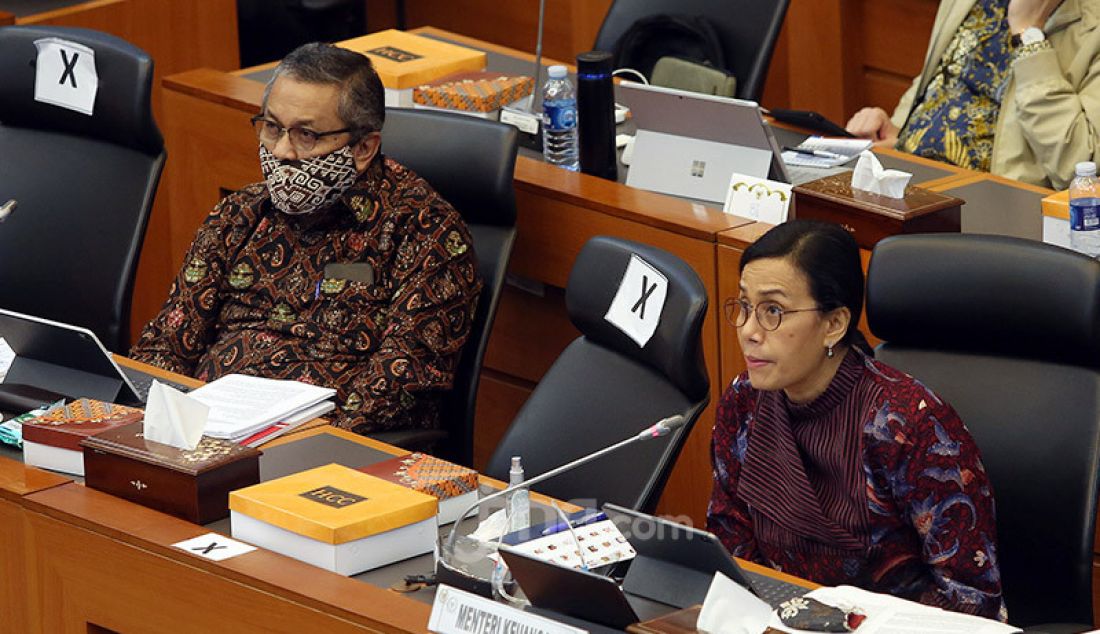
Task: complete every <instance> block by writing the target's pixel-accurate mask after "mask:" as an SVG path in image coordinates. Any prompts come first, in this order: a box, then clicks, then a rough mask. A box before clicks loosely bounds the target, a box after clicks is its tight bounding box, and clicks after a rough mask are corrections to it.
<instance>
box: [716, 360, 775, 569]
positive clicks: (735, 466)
mask: <svg viewBox="0 0 1100 634" xmlns="http://www.w3.org/2000/svg"><path fill="white" fill-rule="evenodd" d="M744 385H745V382H744V381H743V380H742V379H738V380H736V381H734V382H733V384H732V385H730V387H729V389H727V390H726V392H725V393H724V394H723V395H722V400H721V402H720V403H719V404H718V415H717V417H716V422H715V424H714V433H713V435H712V436H711V465H712V466H713V469H714V485H713V487H714V488H713V489H712V490H711V495H710V505H709V506H708V507H707V530H709V531H710V532H712V533H714V534H715V535H716V536H717V537H718V539H720V540H721V541H722V543H723V544H724V545H725V546H726V548H727V549H729V551H730V553H732V554H733V556H735V557H740V558H742V559H747V560H749V561H755V562H757V563H764V562H763V561H762V559H761V556H760V553H759V550H758V547H757V543H756V535H755V533H753V530H752V517H751V516H750V515H749V508H748V505H747V504H745V503H744V502H743V501H741V500H740V499H738V498H737V495H736V492H737V482H738V480H739V479H740V476H741V464H742V462H743V461H744V459H745V456H744V453H743V448H744V447H746V445H747V443H746V442H745V439H746V437H747V434H748V429H747V428H746V426H745V425H742V423H741V420H740V417H739V416H738V415H737V413H736V412H737V411H738V403H737V401H738V391H739V388H743V387H744ZM739 440H740V442H739Z"/></svg>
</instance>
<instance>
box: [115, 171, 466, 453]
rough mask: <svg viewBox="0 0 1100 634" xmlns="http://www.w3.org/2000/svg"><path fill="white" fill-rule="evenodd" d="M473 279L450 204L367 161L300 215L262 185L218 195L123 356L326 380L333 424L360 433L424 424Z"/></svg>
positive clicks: (209, 376)
mask: <svg viewBox="0 0 1100 634" xmlns="http://www.w3.org/2000/svg"><path fill="white" fill-rule="evenodd" d="M337 264H344V265H348V264H350V265H351V267H350V268H349V267H347V266H345V267H343V269H342V270H341V269H340V268H336V267H334V266H332V265H337ZM349 271H351V273H349ZM480 289H481V282H480V280H479V279H478V276H477V263H476V259H475V255H474V251H473V246H472V242H471V239H470V234H469V232H468V230H467V228H466V226H465V225H464V224H463V222H462V219H461V218H460V217H459V215H458V213H457V212H456V211H455V210H454V209H453V208H452V207H451V206H450V205H449V204H448V203H447V202H446V201H444V200H443V199H442V198H440V197H439V195H438V194H436V193H435V191H434V190H432V189H431V187H430V186H429V185H428V184H427V183H426V182H425V181H424V180H423V179H421V178H419V177H418V176H416V175H415V174H414V173H412V172H411V171H410V170H408V169H406V168H404V167H403V166H401V165H399V164H397V163H395V162H394V161H391V160H388V159H382V158H378V159H376V160H375V161H374V162H373V163H372V164H371V165H370V166H369V167H368V168H367V170H366V171H365V172H364V173H363V175H362V176H361V177H360V178H359V179H358V180H357V181H356V183H355V184H354V185H353V186H352V188H351V189H349V190H348V191H347V192H346V193H345V194H344V195H343V196H342V197H341V199H340V200H339V201H338V202H337V203H335V204H334V205H332V206H330V207H329V208H328V209H325V210H321V211H318V212H316V213H313V214H306V215H300V216H290V215H287V214H284V213H281V212H279V211H277V210H276V209H274V207H273V206H272V205H271V202H270V199H269V197H268V193H267V188H266V186H265V185H264V184H263V183H259V184H256V185H250V186H248V187H246V188H244V189H242V190H240V191H238V192H236V193H234V194H232V195H230V196H228V197H226V198H225V199H224V200H222V201H221V202H220V203H219V204H218V206H217V207H216V208H215V209H214V211H213V212H212V213H211V214H210V215H209V217H207V219H206V221H205V223H204V224H203V225H202V227H201V228H200V229H199V231H198V234H197V235H196V237H195V240H194V242H193V243H192V244H191V247H190V249H189V250H188V252H187V255H186V257H185V259H184V265H183V270H182V271H180V273H179V275H178V276H177V277H176V279H175V281H174V282H173V284H172V287H171V289H170V291H169V297H168V300H167V302H166V303H165V304H164V307H163V308H162V309H161V311H160V313H159V314H158V315H157V316H156V318H154V319H153V321H151V322H150V323H149V324H148V325H147V326H146V327H145V329H144V331H143V332H142V333H141V336H140V338H139V339H138V341H137V343H136V344H135V345H134V347H133V349H132V350H131V351H130V356H131V357H133V358H135V359H137V360H139V361H144V362H147V363H151V364H153V365H156V366H160V367H162V368H165V369H167V370H171V371H173V372H178V373H181V374H186V375H189V376H194V377H195V378H198V379H201V380H204V381H210V380H213V379H216V378H218V377H220V376H223V375H225V374H230V373H244V374H251V375H256V376H264V377H270V378H276V379H295V380H299V381H305V382H307V383H312V384H316V385H324V386H329V387H334V388H336V389H337V416H336V421H335V422H336V423H337V424H338V425H339V426H341V427H344V428H347V429H353V430H356V431H359V432H366V431H373V430H382V429H394V428H428V427H435V426H437V424H438V409H439V403H440V397H441V394H442V393H443V392H444V391H445V390H447V389H449V388H450V386H451V384H452V379H453V371H454V367H455V364H456V363H457V360H458V356H459V354H460V352H461V349H462V346H463V344H464V343H465V341H466V339H467V336H468V335H469V332H470V325H471V320H472V317H473V313H474V310H475V307H476V302H477V297H478V292H479V291H480Z"/></svg>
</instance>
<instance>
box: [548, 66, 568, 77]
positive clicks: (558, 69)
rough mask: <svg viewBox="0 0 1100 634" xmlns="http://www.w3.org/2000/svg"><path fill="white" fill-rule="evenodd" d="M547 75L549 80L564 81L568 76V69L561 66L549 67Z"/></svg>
mask: <svg viewBox="0 0 1100 634" xmlns="http://www.w3.org/2000/svg"><path fill="white" fill-rule="evenodd" d="M548 74H549V75H550V79H564V78H565V77H566V76H568V75H569V69H568V68H566V67H565V66H562V65H561V64H555V65H553V66H551V67H550V70H549V71H548Z"/></svg>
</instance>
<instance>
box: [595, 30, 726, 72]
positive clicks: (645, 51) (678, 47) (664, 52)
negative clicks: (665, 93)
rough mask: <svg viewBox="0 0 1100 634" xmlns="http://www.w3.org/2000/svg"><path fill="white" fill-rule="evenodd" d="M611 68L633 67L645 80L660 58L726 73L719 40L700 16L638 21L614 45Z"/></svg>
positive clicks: (723, 54)
mask: <svg viewBox="0 0 1100 634" xmlns="http://www.w3.org/2000/svg"><path fill="white" fill-rule="evenodd" d="M614 53H615V68H633V69H634V70H636V71H638V72H640V73H642V74H643V75H645V76H646V79H649V78H650V77H651V75H652V73H653V66H654V65H655V64H656V63H657V60H659V59H661V58H662V57H668V56H671V57H679V58H681V59H686V60H690V61H693V62H696V63H699V64H705V65H707V66H713V67H714V68H718V69H721V70H723V71H725V70H726V56H725V53H724V52H723V50H722V39H721V38H720V37H719V36H718V31H717V30H715V28H714V25H713V24H711V23H710V20H708V19H707V18H705V17H703V16H701V15H651V16H649V17H646V18H641V19H639V20H637V21H635V22H634V24H632V25H630V28H629V29H627V30H626V32H625V33H623V34H622V36H621V37H620V38H619V41H618V42H616V43H615V51H614Z"/></svg>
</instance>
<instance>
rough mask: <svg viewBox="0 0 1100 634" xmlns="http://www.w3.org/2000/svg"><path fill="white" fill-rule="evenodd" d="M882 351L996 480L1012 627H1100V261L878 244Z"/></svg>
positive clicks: (1045, 252) (870, 292) (1008, 244)
mask: <svg viewBox="0 0 1100 634" xmlns="http://www.w3.org/2000/svg"><path fill="white" fill-rule="evenodd" d="M867 318H868V322H869V324H870V327H871V331H872V332H873V333H874V334H875V336H877V337H880V338H882V339H883V340H884V341H885V343H883V344H882V345H881V346H880V347H879V350H878V355H877V356H878V358H879V359H881V360H882V361H884V362H886V363H888V364H890V365H892V366H894V367H896V368H898V369H901V370H903V371H905V372H908V373H910V374H912V375H913V376H915V377H917V378H918V379H920V380H921V381H923V382H924V383H926V384H927V385H928V386H929V387H931V388H932V389H934V390H936V391H937V392H938V393H939V394H941V395H942V396H943V397H944V398H945V399H947V401H948V402H950V403H951V404H952V405H953V406H954V407H955V409H956V411H958V413H959V415H960V416H961V417H962V420H963V422H964V423H966V426H967V427H968V428H969V429H970V432H971V433H972V434H973V436H974V439H975V441H976V442H977V444H978V447H979V448H980V449H981V452H982V458H983V461H984V464H985V467H986V472H987V473H988V474H989V478H990V481H991V483H992V485H993V492H994V496H995V499H996V504H997V506H996V508H997V532H998V545H999V547H998V557H999V559H1000V565H1001V573H1002V580H1003V583H1004V592H1005V600H1006V603H1007V605H1008V615H1009V621H1010V622H1011V623H1013V624H1014V625H1017V626H1028V625H1033V624H1035V623H1044V622H1055V621H1076V622H1079V623H1091V622H1092V551H1093V548H1092V546H1093V537H1094V531H1095V521H1096V511H1097V503H1096V502H1097V486H1098V483H1097V478H1098V469H1100V262H1097V261H1096V260H1093V259H1090V258H1088V257H1085V256H1083V255H1079V254H1077V253H1074V252H1072V251H1068V250H1065V249H1061V248H1059V247H1053V246H1050V245H1046V244H1042V243H1039V242H1032V241H1026V240H1018V239H1014V238H1006V237H1000V236H981V235H966V234H954V235H952V234H934V235H913V236H898V237H894V238H889V239H887V240H883V241H882V242H880V243H879V244H878V245H877V246H876V247H875V250H874V253H873V255H872V257H871V263H870V268H869V272H868V279H867Z"/></svg>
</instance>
